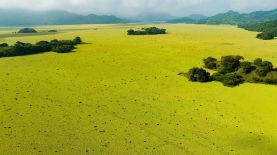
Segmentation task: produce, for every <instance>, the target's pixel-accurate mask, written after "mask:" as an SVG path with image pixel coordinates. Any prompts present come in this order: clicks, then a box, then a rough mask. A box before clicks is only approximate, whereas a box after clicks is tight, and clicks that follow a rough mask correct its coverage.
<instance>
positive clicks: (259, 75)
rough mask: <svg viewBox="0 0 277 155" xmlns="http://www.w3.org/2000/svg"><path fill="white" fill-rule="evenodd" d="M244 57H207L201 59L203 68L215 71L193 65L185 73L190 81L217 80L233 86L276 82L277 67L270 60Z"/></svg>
mask: <svg viewBox="0 0 277 155" xmlns="http://www.w3.org/2000/svg"><path fill="white" fill-rule="evenodd" d="M242 60H244V57H242V56H239V55H235V56H233V55H230V56H223V57H221V60H219V61H218V60H217V59H216V58H213V57H208V58H206V59H204V60H203V62H204V68H206V69H209V70H214V71H216V72H215V73H214V74H212V75H211V74H210V73H209V72H208V71H207V70H205V69H204V68H201V67H194V68H192V69H190V70H189V72H188V73H186V74H183V73H180V75H185V76H186V77H187V78H188V79H189V81H192V82H211V81H219V82H222V83H223V85H224V86H228V87H234V86H238V85H240V84H242V83H244V82H250V83H266V84H277V69H276V68H274V66H273V64H272V62H269V61H263V60H262V59H261V58H257V59H255V60H254V61H253V62H249V61H242Z"/></svg>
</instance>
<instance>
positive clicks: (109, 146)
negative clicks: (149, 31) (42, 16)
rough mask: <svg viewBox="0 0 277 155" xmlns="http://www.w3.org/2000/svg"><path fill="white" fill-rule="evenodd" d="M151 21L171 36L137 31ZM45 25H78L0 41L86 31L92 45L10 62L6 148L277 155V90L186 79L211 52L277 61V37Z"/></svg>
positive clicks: (4, 94) (0, 136)
mask: <svg viewBox="0 0 277 155" xmlns="http://www.w3.org/2000/svg"><path fill="white" fill-rule="evenodd" d="M150 26H158V27H160V28H166V29H167V31H168V34H166V35H156V36H127V33H126V31H127V30H128V29H130V28H134V27H137V28H140V27H150ZM36 29H37V30H41V29H57V30H59V29H64V30H66V29H67V30H68V31H65V32H64V33H58V34H55V35H44V36H40V35H35V36H18V37H7V38H2V40H1V39H0V40H1V41H4V42H7V43H9V44H13V43H15V42H16V41H23V42H31V43H35V42H37V41H38V40H51V39H72V38H74V37H76V36H80V37H81V38H82V39H83V41H84V42H86V43H90V44H83V45H79V46H77V49H76V51H75V52H73V53H67V54H58V53H54V52H50V53H45V54H37V55H32V56H24V57H12V58H1V59H0V81H1V84H0V86H1V91H0V96H1V97H0V107H1V108H0V141H1V145H0V150H1V151H0V152H1V154H39V153H41V154H55V153H56V154H86V153H87V154H277V149H276V146H277V130H276V128H277V122H276V119H277V113H276V108H277V104H276V100H277V97H276V95H275V93H276V91H277V87H276V86H269V85H263V84H243V85H241V86H239V87H235V88H228V87H224V86H223V85H222V84H221V83H218V82H212V83H205V84H201V83H192V82H189V81H188V80H187V79H186V78H183V77H181V76H178V75H177V74H178V73H180V72H182V71H187V70H189V69H190V68H191V67H192V66H201V65H202V59H203V58H206V57H208V56H212V57H216V58H220V57H221V56H223V55H242V56H244V57H245V58H248V59H249V61H252V60H253V59H254V58H257V57H261V58H263V59H264V60H269V61H271V62H273V63H274V65H275V66H276V65H277V55H276V52H277V41H276V40H272V41H262V40H258V39H256V38H255V35H256V34H257V33H255V32H248V31H245V30H242V29H238V28H235V27H232V26H206V25H182V24H178V25H137V26H136V25H127V26H124V25H82V26H63V27H60V26H57V27H37V28H36ZM70 29H79V30H76V31H70ZM3 31H5V32H6V31H9V30H3ZM3 31H1V30H0V33H2V32H3Z"/></svg>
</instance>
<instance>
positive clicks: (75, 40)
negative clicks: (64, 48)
mask: <svg viewBox="0 0 277 155" xmlns="http://www.w3.org/2000/svg"><path fill="white" fill-rule="evenodd" d="M73 43H74V44H75V45H78V44H82V39H81V38H80V37H76V38H74V39H73Z"/></svg>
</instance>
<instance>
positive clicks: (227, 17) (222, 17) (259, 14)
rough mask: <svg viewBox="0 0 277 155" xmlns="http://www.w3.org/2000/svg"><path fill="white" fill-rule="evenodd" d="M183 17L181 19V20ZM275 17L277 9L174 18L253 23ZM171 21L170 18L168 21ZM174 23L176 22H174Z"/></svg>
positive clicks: (195, 20)
mask: <svg viewBox="0 0 277 155" xmlns="http://www.w3.org/2000/svg"><path fill="white" fill-rule="evenodd" d="M182 19H183V20H182ZM275 19H277V9H275V10H271V11H256V12H252V13H245V14H241V13H238V12H235V11H228V12H226V13H220V14H217V15H215V16H211V17H208V18H205V19H194V20H192V21H191V22H189V20H188V19H187V18H179V19H174V21H177V22H180V23H195V24H231V25H239V24H253V23H257V22H266V21H270V20H275ZM168 22H169V23H172V20H170V21H168ZM175 23H176V22H175Z"/></svg>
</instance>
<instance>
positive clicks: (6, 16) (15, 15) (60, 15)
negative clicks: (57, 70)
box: [0, 9, 129, 26]
mask: <svg viewBox="0 0 277 155" xmlns="http://www.w3.org/2000/svg"><path fill="white" fill-rule="evenodd" d="M126 22H129V21H128V20H123V19H121V18H118V17H116V16H108V15H101V16H100V15H95V14H89V15H79V14H75V13H70V12H66V11H60V10H52V11H27V10H7V9H0V26H30V25H67V24H115V23H126Z"/></svg>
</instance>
